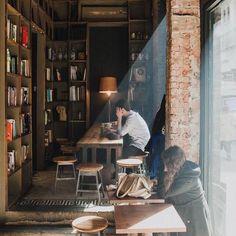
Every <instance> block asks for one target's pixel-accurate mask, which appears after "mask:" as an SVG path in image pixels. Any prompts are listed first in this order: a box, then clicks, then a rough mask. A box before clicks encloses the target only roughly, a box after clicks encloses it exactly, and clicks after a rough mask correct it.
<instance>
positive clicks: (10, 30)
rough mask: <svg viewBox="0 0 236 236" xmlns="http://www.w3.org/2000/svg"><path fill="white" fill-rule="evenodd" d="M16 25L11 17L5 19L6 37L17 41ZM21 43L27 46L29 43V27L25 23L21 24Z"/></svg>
mask: <svg viewBox="0 0 236 236" xmlns="http://www.w3.org/2000/svg"><path fill="white" fill-rule="evenodd" d="M17 29H18V27H17V25H16V24H14V23H13V22H12V21H11V19H7V38H8V39H11V40H13V41H15V42H17ZM20 33H21V36H20V37H21V45H22V46H24V47H26V48H28V46H29V45H28V44H29V28H28V26H27V25H22V26H21V32H20Z"/></svg>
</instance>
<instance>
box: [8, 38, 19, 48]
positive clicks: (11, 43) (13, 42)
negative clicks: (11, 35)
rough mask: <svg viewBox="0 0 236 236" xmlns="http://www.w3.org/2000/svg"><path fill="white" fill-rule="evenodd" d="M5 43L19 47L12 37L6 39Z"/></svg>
mask: <svg viewBox="0 0 236 236" xmlns="http://www.w3.org/2000/svg"><path fill="white" fill-rule="evenodd" d="M7 45H8V46H10V47H19V44H18V43H17V42H15V41H14V40H12V39H7Z"/></svg>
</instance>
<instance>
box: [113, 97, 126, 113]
mask: <svg viewBox="0 0 236 236" xmlns="http://www.w3.org/2000/svg"><path fill="white" fill-rule="evenodd" d="M115 107H118V108H124V109H125V110H126V111H130V105H129V102H128V101H127V100H126V99H120V100H119V101H117V102H116V105H115Z"/></svg>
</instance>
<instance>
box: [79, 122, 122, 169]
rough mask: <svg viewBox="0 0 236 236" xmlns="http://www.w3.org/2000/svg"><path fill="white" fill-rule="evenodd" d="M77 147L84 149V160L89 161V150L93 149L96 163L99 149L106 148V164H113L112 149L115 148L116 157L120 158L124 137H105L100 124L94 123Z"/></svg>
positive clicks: (93, 160) (84, 161)
mask: <svg viewBox="0 0 236 236" xmlns="http://www.w3.org/2000/svg"><path fill="white" fill-rule="evenodd" d="M76 146H77V148H79V149H81V150H82V162H83V163H86V162H87V150H88V149H91V151H92V162H93V163H96V160H97V156H96V151H97V149H105V150H106V164H107V165H110V164H111V150H112V149H114V150H115V156H116V157H115V158H116V160H117V159H119V158H120V157H121V155H122V147H123V139H122V138H121V139H117V140H110V139H108V138H105V137H101V136H100V124H98V123H97V124H94V125H93V126H92V127H91V128H90V129H89V130H88V131H87V132H86V134H85V135H84V136H83V138H81V139H80V140H79V141H78V142H77V144H76Z"/></svg>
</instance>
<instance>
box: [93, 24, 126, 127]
mask: <svg viewBox="0 0 236 236" xmlns="http://www.w3.org/2000/svg"><path fill="white" fill-rule="evenodd" d="M89 43H90V45H89V51H90V55H89V61H90V65H89V80H90V99H91V100H90V123H91V124H92V123H93V122H94V121H102V122H105V121H107V120H108V110H107V108H108V107H107V101H108V97H107V95H106V94H99V80H100V78H101V77H103V76H115V77H117V81H118V84H119V85H121V81H122V80H123V78H124V77H125V75H126V73H127V71H128V29H127V27H91V28H90V40H89ZM126 85H127V83H126V82H125V83H124V82H122V88H121V87H119V93H118V94H116V95H112V97H111V98H112V104H113V106H112V112H111V118H112V119H111V120H115V119H116V117H115V114H114V113H115V112H114V103H115V101H116V100H117V99H118V97H121V96H124V95H125V94H126V93H127V90H126V89H127V87H126Z"/></svg>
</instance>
